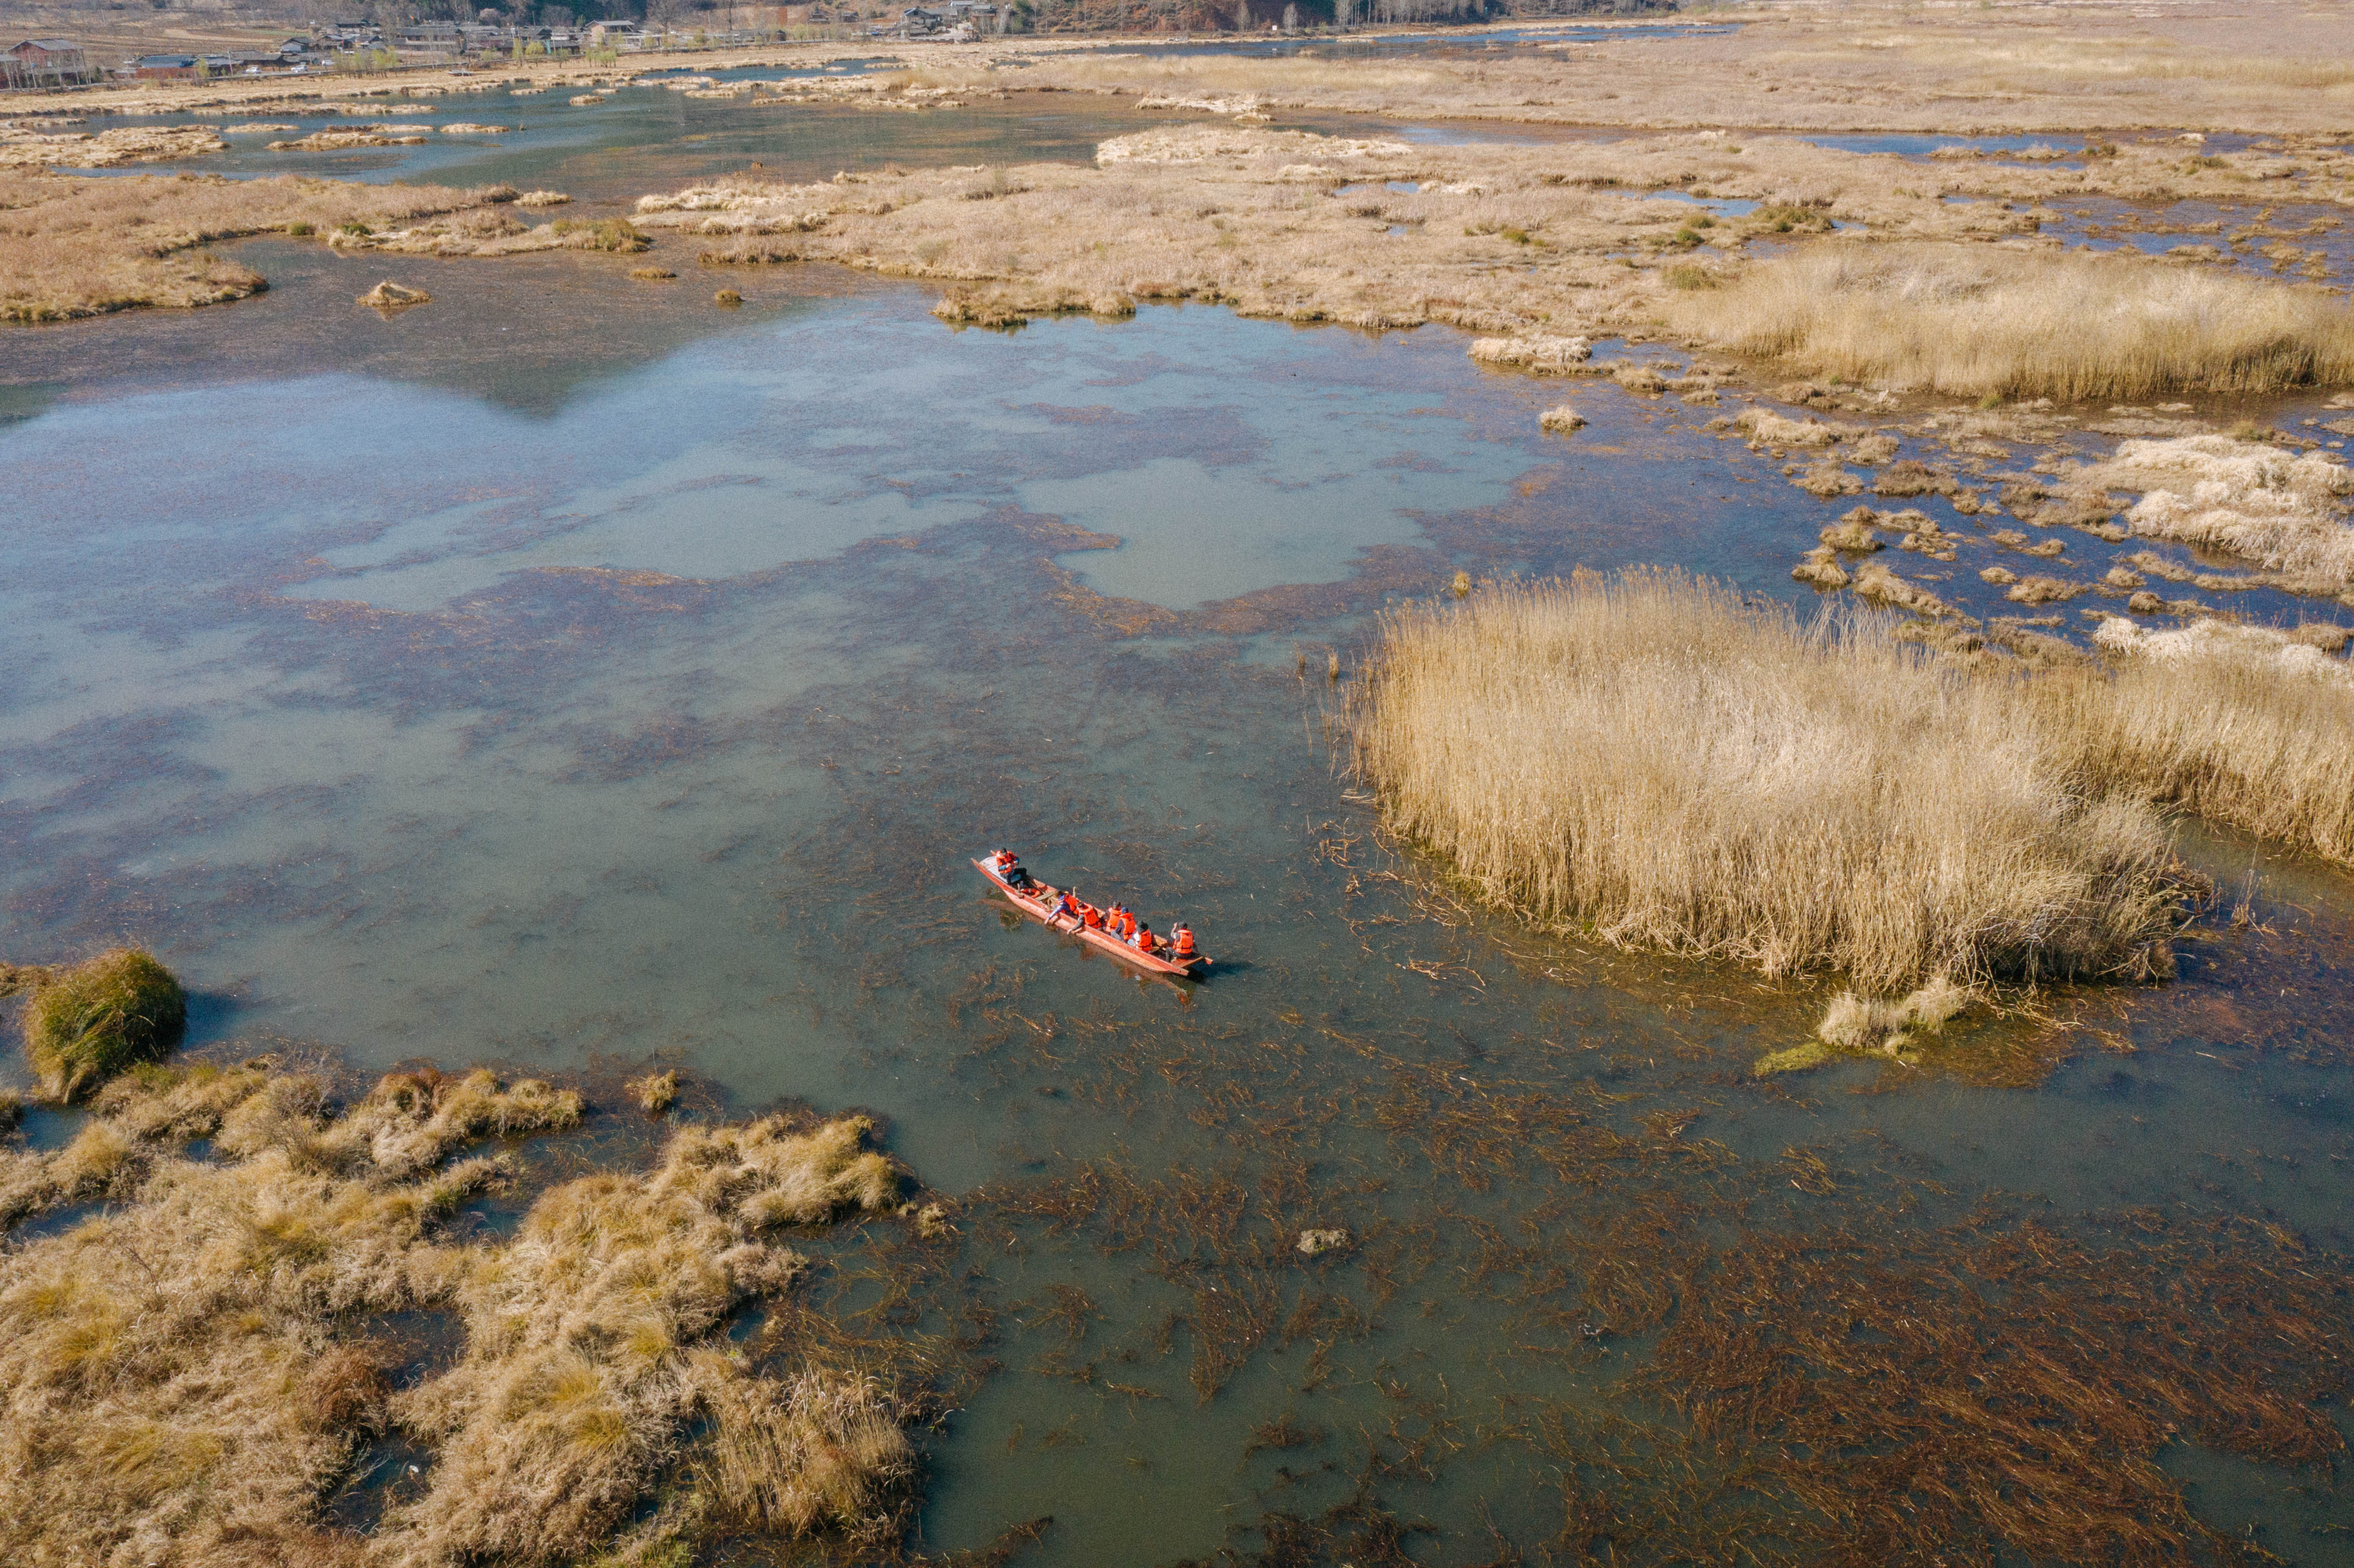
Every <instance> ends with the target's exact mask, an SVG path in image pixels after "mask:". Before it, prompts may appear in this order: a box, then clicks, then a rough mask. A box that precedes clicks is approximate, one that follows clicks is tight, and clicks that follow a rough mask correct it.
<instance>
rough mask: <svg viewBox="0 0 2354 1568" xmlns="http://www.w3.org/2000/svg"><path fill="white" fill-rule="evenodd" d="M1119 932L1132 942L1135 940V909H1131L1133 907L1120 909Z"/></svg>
mask: <svg viewBox="0 0 2354 1568" xmlns="http://www.w3.org/2000/svg"><path fill="white" fill-rule="evenodd" d="M1119 934H1120V935H1121V936H1123V937H1125V938H1128V939H1129V941H1130V942H1133V941H1135V940H1136V911H1135V910H1133V909H1122V910H1121V911H1120V912H1119Z"/></svg>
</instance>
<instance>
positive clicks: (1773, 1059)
mask: <svg viewBox="0 0 2354 1568" xmlns="http://www.w3.org/2000/svg"><path fill="white" fill-rule="evenodd" d="M1830 1059H1831V1052H1830V1047H1829V1046H1827V1045H1825V1044H1822V1043H1821V1042H1820V1041H1817V1040H1809V1041H1808V1042H1807V1043H1806V1044H1803V1045H1793V1046H1790V1047H1789V1048H1787V1050H1782V1051H1769V1052H1767V1053H1766V1054H1765V1055H1763V1056H1760V1057H1759V1058H1757V1065H1755V1067H1752V1068H1751V1069H1750V1071H1752V1072H1754V1073H1755V1074H1756V1075H1758V1076H1759V1077H1761V1078H1763V1077H1768V1076H1771V1075H1773V1074H1776V1073H1803V1072H1805V1071H1807V1069H1808V1068H1809V1067H1819V1066H1821V1065H1823V1064H1824V1063H1826V1062H1828V1061H1829V1060H1830Z"/></svg>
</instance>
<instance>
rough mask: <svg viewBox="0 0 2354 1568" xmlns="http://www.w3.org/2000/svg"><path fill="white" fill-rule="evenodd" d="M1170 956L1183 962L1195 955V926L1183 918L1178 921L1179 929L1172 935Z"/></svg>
mask: <svg viewBox="0 0 2354 1568" xmlns="http://www.w3.org/2000/svg"><path fill="white" fill-rule="evenodd" d="M1169 956H1170V957H1172V958H1173V959H1177V960H1178V961H1180V962H1181V963H1182V961H1183V960H1185V959H1190V958H1192V957H1193V927H1191V926H1188V925H1187V924H1185V922H1184V921H1182V920H1180V921H1178V922H1177V929H1176V931H1175V932H1173V933H1172V935H1171V938H1170V941H1169Z"/></svg>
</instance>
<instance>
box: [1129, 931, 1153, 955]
mask: <svg viewBox="0 0 2354 1568" xmlns="http://www.w3.org/2000/svg"><path fill="white" fill-rule="evenodd" d="M1129 940H1131V941H1133V942H1134V943H1135V944H1136V946H1137V948H1138V950H1139V951H1141V952H1147V953H1149V952H1150V951H1152V927H1150V926H1139V927H1137V928H1136V935H1135V936H1134V937H1132V938H1129Z"/></svg>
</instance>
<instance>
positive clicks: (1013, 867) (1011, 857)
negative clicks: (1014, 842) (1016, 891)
mask: <svg viewBox="0 0 2354 1568" xmlns="http://www.w3.org/2000/svg"><path fill="white" fill-rule="evenodd" d="M998 874H999V875H1000V876H1002V877H1003V878H1005V880H1006V881H1008V882H1010V883H1012V884H1013V885H1014V886H1016V887H1034V886H1035V885H1036V884H1035V883H1034V882H1032V881H1031V880H1030V873H1029V870H1028V869H1027V868H1026V867H1024V866H1023V863H1022V857H1021V856H1019V855H1017V854H1013V853H1011V852H1008V853H1007V854H1006V856H1005V869H1004V870H1002V871H1001V872H999V873H998Z"/></svg>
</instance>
